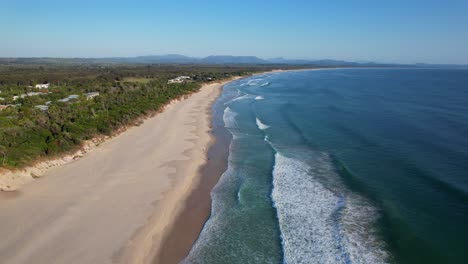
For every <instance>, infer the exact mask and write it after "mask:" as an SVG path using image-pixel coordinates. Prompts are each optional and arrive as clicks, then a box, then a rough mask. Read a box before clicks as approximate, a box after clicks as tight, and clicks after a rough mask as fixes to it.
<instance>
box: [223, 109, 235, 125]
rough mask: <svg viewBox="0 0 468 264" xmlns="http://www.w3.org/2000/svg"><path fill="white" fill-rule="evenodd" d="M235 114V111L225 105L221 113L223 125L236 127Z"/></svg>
mask: <svg viewBox="0 0 468 264" xmlns="http://www.w3.org/2000/svg"><path fill="white" fill-rule="evenodd" d="M236 116H237V113H236V112H234V111H233V110H232V109H231V108H230V107H229V106H228V107H226V109H224V114H223V121H224V126H225V127H226V128H237V122H236Z"/></svg>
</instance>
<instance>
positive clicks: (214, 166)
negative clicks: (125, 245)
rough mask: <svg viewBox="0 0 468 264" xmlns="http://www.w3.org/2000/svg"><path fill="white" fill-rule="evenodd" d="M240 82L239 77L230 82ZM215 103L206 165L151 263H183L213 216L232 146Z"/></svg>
mask: <svg viewBox="0 0 468 264" xmlns="http://www.w3.org/2000/svg"><path fill="white" fill-rule="evenodd" d="M237 79H239V78H236V79H233V80H231V81H234V80H237ZM231 81H230V82H231ZM226 84H227V83H225V84H224V85H226ZM224 85H223V86H222V87H224ZM221 94H222V90H220V91H219V94H218V96H217V98H216V100H218V99H219V96H220V95H221ZM216 100H215V101H216ZM215 101H214V102H212V104H211V107H210V116H209V119H208V121H209V122H210V124H211V125H210V127H211V141H210V143H209V146H208V148H207V151H206V153H205V154H206V157H207V162H206V163H205V164H203V165H202V166H201V167H200V168H199V170H198V172H197V174H198V177H197V178H198V182H197V183H195V184H194V185H193V189H192V190H191V192H190V193H189V194H188V196H187V198H186V200H185V201H184V205H183V208H182V209H181V211H180V213H179V214H178V215H177V216H176V217H175V218H174V221H173V223H172V226H171V227H168V229H167V233H166V235H165V237H164V238H163V242H162V247H161V250H160V251H159V252H158V253H157V254H155V255H154V257H153V261H152V263H155V264H156V263H179V262H180V261H182V260H183V259H184V258H185V256H186V255H187V254H188V253H189V252H190V249H191V248H192V246H193V244H194V243H195V241H196V240H197V239H198V236H199V234H200V232H201V231H202V229H203V226H204V224H205V222H206V221H207V220H208V218H209V217H210V215H211V190H212V189H213V188H214V187H215V185H216V184H217V183H218V181H219V179H220V178H221V175H222V174H223V173H224V172H225V171H226V169H227V165H228V156H229V145H230V143H231V139H232V135H231V134H230V133H229V131H228V130H227V129H226V128H225V127H224V122H223V114H222V112H220V111H221V110H222V109H214V107H215V105H214V103H215Z"/></svg>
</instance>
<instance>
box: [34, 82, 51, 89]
mask: <svg viewBox="0 0 468 264" xmlns="http://www.w3.org/2000/svg"><path fill="white" fill-rule="evenodd" d="M36 88H38V89H49V84H48V83H44V84H36Z"/></svg>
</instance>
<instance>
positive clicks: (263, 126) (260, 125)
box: [255, 118, 270, 130]
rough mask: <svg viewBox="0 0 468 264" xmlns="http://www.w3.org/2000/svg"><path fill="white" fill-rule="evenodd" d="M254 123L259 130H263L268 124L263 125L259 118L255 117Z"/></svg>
mask: <svg viewBox="0 0 468 264" xmlns="http://www.w3.org/2000/svg"><path fill="white" fill-rule="evenodd" d="M255 123H256V124H257V127H258V128H259V129H260V130H265V129H267V128H269V127H270V126H267V125H265V124H264V123H262V121H260V119H258V118H255Z"/></svg>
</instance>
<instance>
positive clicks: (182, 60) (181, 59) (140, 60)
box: [0, 54, 468, 68]
mask: <svg viewBox="0 0 468 264" xmlns="http://www.w3.org/2000/svg"><path fill="white" fill-rule="evenodd" d="M48 63H64V64H211V65H246V64H250V65H273V64H275V65H298V66H311V67H312V66H317V67H339V66H343V67H402V66H403V67H421V68H422V67H424V68H431V67H437V68H468V65H446V64H444V65H442V64H424V63H417V64H390V63H377V62H350V61H344V60H330V59H324V60H301V59H296V60H294V59H292V60H291V59H285V58H281V57H280V58H273V59H261V58H258V57H256V56H229V55H225V56H224V55H223V56H220V55H213V56H208V57H205V58H195V57H189V56H184V55H179V54H167V55H150V56H138V57H108V58H0V64H48Z"/></svg>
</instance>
